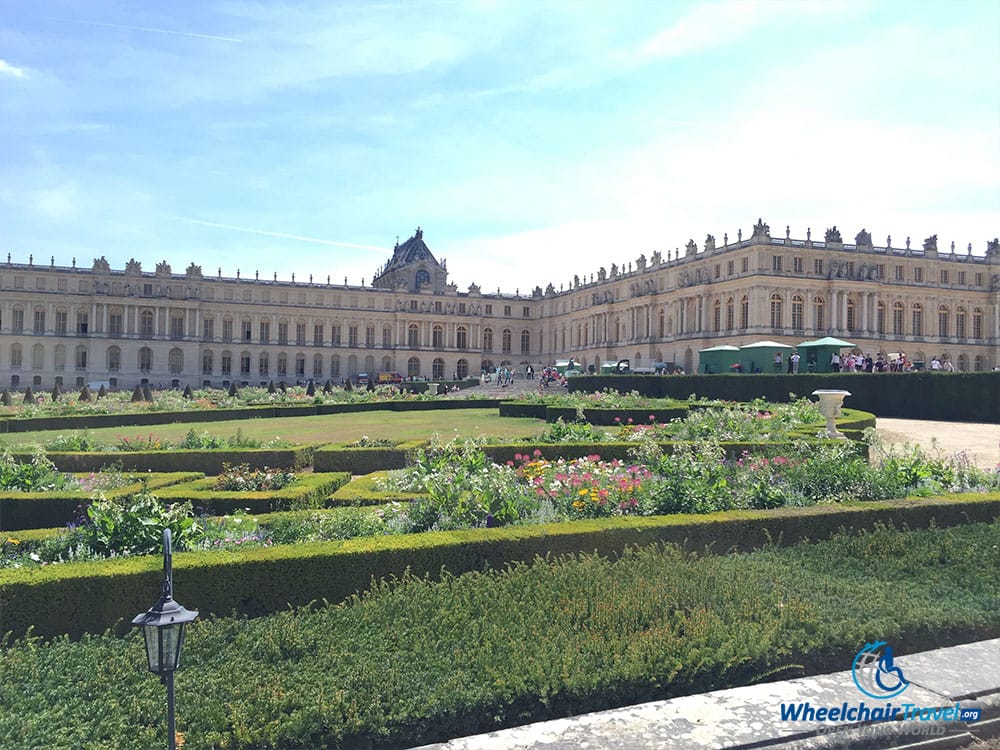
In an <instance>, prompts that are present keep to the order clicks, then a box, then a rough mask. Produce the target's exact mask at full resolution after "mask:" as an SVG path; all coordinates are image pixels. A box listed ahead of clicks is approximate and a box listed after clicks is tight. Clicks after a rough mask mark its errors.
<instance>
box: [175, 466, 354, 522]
mask: <svg viewBox="0 0 1000 750" xmlns="http://www.w3.org/2000/svg"><path fill="white" fill-rule="evenodd" d="M350 480H351V475H350V474H347V473H345V472H329V473H323V474H300V475H299V476H298V477H297V478H296V480H295V481H294V482H292V483H291V484H289V485H288V486H287V487H282V488H281V489H280V490H267V491H264V492H223V491H221V490H215V489H212V485H213V484H214V483H215V479H198V480H195V481H193V482H187V483H185V484H179V485H175V486H173V487H168V488H166V489H164V490H161V491H159V492H157V493H156V496H157V497H158V498H160V500H162V501H163V502H166V503H178V502H185V501H190V502H191V504H192V505H193V506H194V508H195V511H196V512H202V513H208V514H210V515H225V514H227V513H232V512H233V511H235V510H240V509H243V510H246V511H248V512H250V513H267V512H270V511H275V510H290V509H293V508H296V509H300V508H322V507H323V506H324V505H326V502H327V499H328V498H329V497H330V496H331V495H333V493H334V492H336V491H337V490H338V489H339V488H340V487H341V486H343V485H345V484H347V482H349V481H350Z"/></svg>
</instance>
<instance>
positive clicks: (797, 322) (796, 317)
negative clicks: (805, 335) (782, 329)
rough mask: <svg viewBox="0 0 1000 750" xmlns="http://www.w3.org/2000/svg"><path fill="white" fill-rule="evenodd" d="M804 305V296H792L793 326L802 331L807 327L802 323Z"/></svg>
mask: <svg viewBox="0 0 1000 750" xmlns="http://www.w3.org/2000/svg"><path fill="white" fill-rule="evenodd" d="M804 305H805V303H804V302H803V300H802V297H800V296H799V295H797V294H796V295H795V296H794V297H792V328H794V329H795V330H796V331H801V330H802V329H803V328H804V327H805V326H803V325H802V309H803V307H804Z"/></svg>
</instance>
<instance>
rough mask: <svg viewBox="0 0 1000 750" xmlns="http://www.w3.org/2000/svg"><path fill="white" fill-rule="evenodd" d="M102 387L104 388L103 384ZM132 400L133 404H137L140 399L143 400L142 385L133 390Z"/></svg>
mask: <svg viewBox="0 0 1000 750" xmlns="http://www.w3.org/2000/svg"><path fill="white" fill-rule="evenodd" d="M101 387H102V388H103V386H101ZM130 400H131V401H132V403H133V404H137V403H139V402H140V401H142V400H143V399H142V386H141V385H137V386H136V387H135V390H134V391H132V398H131V399H130Z"/></svg>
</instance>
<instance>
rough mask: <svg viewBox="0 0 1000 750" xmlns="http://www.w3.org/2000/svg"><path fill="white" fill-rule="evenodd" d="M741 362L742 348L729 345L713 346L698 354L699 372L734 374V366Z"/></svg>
mask: <svg viewBox="0 0 1000 750" xmlns="http://www.w3.org/2000/svg"><path fill="white" fill-rule="evenodd" d="M739 361H740V348H739V347H738V346H731V345H729V344H722V345H720V346H712V347H709V348H708V349H702V350H701V351H700V352H698V372H704V373H726V372H734V370H733V365H735V364H736V363H737V362H739Z"/></svg>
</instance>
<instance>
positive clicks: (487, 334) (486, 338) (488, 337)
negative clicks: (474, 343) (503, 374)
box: [483, 328, 493, 352]
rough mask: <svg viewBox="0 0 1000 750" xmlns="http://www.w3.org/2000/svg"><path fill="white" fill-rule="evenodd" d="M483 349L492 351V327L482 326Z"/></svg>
mask: <svg viewBox="0 0 1000 750" xmlns="http://www.w3.org/2000/svg"><path fill="white" fill-rule="evenodd" d="M483 351H484V352H491V351H493V329H492V328H484V329H483Z"/></svg>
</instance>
